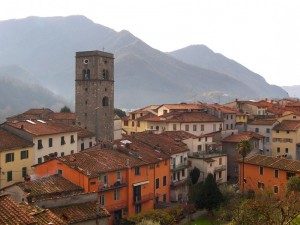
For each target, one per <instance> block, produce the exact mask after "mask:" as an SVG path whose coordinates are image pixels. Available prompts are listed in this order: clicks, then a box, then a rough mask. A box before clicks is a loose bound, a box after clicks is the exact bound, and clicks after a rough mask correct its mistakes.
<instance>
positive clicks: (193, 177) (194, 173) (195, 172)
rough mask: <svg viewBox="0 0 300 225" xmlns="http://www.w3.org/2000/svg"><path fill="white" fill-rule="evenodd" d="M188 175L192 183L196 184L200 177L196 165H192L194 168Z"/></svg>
mask: <svg viewBox="0 0 300 225" xmlns="http://www.w3.org/2000/svg"><path fill="white" fill-rule="evenodd" d="M190 177H191V180H192V184H196V183H197V182H198V179H199V177H200V170H199V169H198V168H197V167H194V169H192V171H191V172H190Z"/></svg>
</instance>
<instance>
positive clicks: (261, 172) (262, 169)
mask: <svg viewBox="0 0 300 225" xmlns="http://www.w3.org/2000/svg"><path fill="white" fill-rule="evenodd" d="M259 174H261V175H263V174H264V168H263V167H262V166H260V167H259Z"/></svg>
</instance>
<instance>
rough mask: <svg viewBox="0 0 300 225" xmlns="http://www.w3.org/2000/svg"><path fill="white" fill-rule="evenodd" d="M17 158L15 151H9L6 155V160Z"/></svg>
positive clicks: (11, 160)
mask: <svg viewBox="0 0 300 225" xmlns="http://www.w3.org/2000/svg"><path fill="white" fill-rule="evenodd" d="M14 160H15V154H14V153H7V154H6V155H5V162H13V161H14Z"/></svg>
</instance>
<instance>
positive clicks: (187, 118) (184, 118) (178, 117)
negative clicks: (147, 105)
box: [145, 112, 223, 123]
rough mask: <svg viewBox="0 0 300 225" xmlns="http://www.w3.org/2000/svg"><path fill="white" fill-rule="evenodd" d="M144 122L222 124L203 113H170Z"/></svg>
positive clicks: (213, 117)
mask: <svg viewBox="0 0 300 225" xmlns="http://www.w3.org/2000/svg"><path fill="white" fill-rule="evenodd" d="M145 120H146V121H153V122H160V121H162V122H177V123H178V122H182V123H193V122H194V123H196V122H201V123H210V122H223V120H222V119H219V118H218V117H216V116H212V115H210V114H207V113H204V112H171V113H167V114H165V115H162V116H155V117H152V118H148V119H145Z"/></svg>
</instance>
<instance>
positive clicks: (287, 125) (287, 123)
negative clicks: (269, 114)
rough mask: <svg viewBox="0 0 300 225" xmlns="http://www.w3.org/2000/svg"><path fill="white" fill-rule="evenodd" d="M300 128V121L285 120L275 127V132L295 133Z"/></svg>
mask: <svg viewBox="0 0 300 225" xmlns="http://www.w3.org/2000/svg"><path fill="white" fill-rule="evenodd" d="M299 126H300V120H283V121H282V122H281V123H279V124H277V125H276V126H275V127H273V130H283V131H293V130H297V129H298V127H299Z"/></svg>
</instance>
